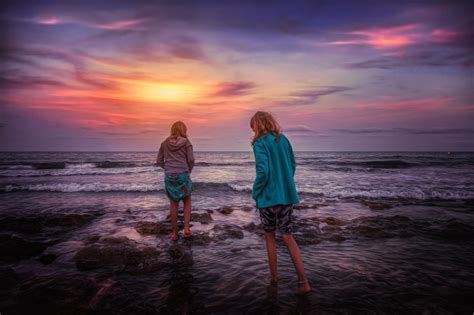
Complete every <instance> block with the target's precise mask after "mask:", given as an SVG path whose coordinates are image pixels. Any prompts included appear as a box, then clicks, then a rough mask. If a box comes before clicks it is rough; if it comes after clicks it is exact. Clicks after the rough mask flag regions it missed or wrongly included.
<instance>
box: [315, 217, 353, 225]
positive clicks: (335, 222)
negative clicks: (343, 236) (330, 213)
mask: <svg viewBox="0 0 474 315" xmlns="http://www.w3.org/2000/svg"><path fill="white" fill-rule="evenodd" d="M321 222H324V223H326V224H327V225H337V226H342V225H346V224H347V222H346V221H343V220H340V219H336V218H333V217H327V218H325V219H323V220H321Z"/></svg>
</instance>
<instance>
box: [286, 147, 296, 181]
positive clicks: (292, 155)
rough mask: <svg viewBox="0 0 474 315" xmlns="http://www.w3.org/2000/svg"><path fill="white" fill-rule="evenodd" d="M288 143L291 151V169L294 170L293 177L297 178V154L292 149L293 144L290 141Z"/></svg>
mask: <svg viewBox="0 0 474 315" xmlns="http://www.w3.org/2000/svg"><path fill="white" fill-rule="evenodd" d="M287 141H288V148H289V151H290V163H291V169H292V170H293V176H295V172H296V160H295V154H294V153H293V148H292V147H291V143H290V141H289V140H287Z"/></svg>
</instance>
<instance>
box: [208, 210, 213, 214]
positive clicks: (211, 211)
mask: <svg viewBox="0 0 474 315" xmlns="http://www.w3.org/2000/svg"><path fill="white" fill-rule="evenodd" d="M206 212H207V213H210V214H212V213H214V210H212V209H207V210H206Z"/></svg>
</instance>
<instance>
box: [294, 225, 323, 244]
mask: <svg viewBox="0 0 474 315" xmlns="http://www.w3.org/2000/svg"><path fill="white" fill-rule="evenodd" d="M293 236H294V237H295V239H296V241H297V242H298V244H301V245H311V244H319V243H320V242H321V239H322V237H321V230H320V229H319V227H318V226H317V225H316V224H315V223H312V222H306V221H302V220H298V221H297V222H296V223H295V224H293Z"/></svg>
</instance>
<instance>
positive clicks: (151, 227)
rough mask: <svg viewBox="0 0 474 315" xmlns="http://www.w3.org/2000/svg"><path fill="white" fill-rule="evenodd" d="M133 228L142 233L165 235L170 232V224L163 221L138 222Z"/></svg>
mask: <svg viewBox="0 0 474 315" xmlns="http://www.w3.org/2000/svg"><path fill="white" fill-rule="evenodd" d="M135 230H137V232H138V233H140V234H142V235H166V234H169V233H171V224H169V223H163V222H139V223H137V224H136V225H135Z"/></svg>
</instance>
